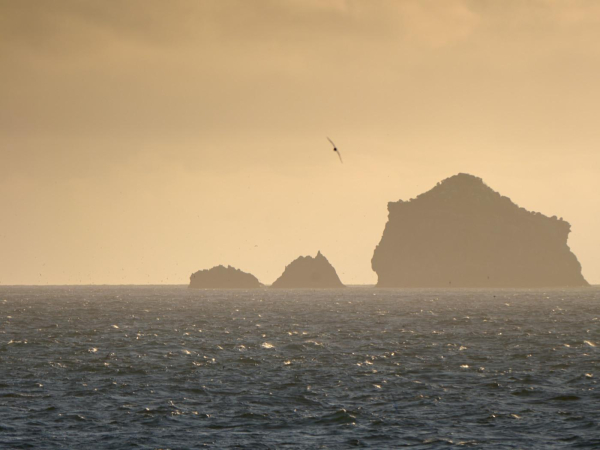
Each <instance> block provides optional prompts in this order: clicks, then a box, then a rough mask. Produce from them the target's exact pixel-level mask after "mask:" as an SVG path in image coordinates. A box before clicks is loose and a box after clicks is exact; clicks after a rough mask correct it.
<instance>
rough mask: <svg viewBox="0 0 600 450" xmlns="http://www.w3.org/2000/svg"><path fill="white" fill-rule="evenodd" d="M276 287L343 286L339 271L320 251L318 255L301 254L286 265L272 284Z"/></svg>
mask: <svg viewBox="0 0 600 450" xmlns="http://www.w3.org/2000/svg"><path fill="white" fill-rule="evenodd" d="M271 287H274V288H313V289H314V288H342V287H344V285H343V284H342V282H341V281H340V278H339V277H338V275H337V272H336V271H335V269H334V268H333V266H332V265H331V264H330V263H329V261H327V258H325V257H324V256H323V254H322V253H321V252H320V251H319V252H318V253H317V256H315V257H314V258H313V257H312V256H300V257H299V258H298V259H295V260H294V261H292V262H291V263H290V264H288V265H287V266H286V267H285V270H284V271H283V273H282V274H281V276H280V277H279V278H277V280H275V282H274V283H273V284H272V285H271Z"/></svg>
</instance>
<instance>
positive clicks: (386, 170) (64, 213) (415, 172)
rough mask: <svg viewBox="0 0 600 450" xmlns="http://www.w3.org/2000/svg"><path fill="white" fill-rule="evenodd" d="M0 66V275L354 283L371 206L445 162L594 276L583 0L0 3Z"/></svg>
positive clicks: (594, 15) (368, 279)
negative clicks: (246, 276) (559, 230)
mask: <svg viewBox="0 0 600 450" xmlns="http://www.w3.org/2000/svg"><path fill="white" fill-rule="evenodd" d="M0 64H1V66H0V211H1V216H0V284H46V283H50V284H70V283H111V284H113V283H136V284H138V283H182V284H184V283H187V282H188V281H189V275H190V273H191V272H193V271H196V270H198V269H202V268H209V267H212V266H214V265H217V264H231V265H233V266H236V267H239V268H241V269H242V270H245V271H249V272H252V273H254V274H255V275H256V276H257V277H258V278H259V279H260V280H261V281H262V282H264V283H271V282H272V281H274V280H275V278H277V277H278V276H279V275H280V274H281V272H282V271H283V269H284V266H285V265H286V264H288V263H289V262H290V261H291V260H292V259H294V258H296V257H297V256H299V255H307V254H311V255H313V256H314V254H316V252H317V250H321V251H322V252H323V253H324V254H325V256H326V257H328V259H329V260H330V261H331V262H332V263H333V265H334V266H335V267H336V269H337V271H338V274H339V275H340V278H341V279H342V281H343V282H344V283H346V284H353V283H374V282H375V281H376V275H375V274H374V272H372V270H371V263H370V261H371V257H372V255H373V250H374V248H375V245H376V244H377V243H378V242H379V239H380V237H381V233H382V231H383V227H384V225H385V223H386V220H387V210H386V206H387V202H388V201H396V200H398V199H400V198H402V199H409V198H411V197H414V196H416V195H417V194H419V193H421V192H423V191H426V190H428V189H430V188H431V187H432V186H434V185H435V184H436V183H437V182H438V181H440V180H442V179H444V178H446V177H448V176H451V175H454V174H456V173H458V172H467V173H471V174H474V175H477V176H480V177H482V178H483V179H484V181H485V182H486V183H487V184H488V185H490V186H491V187H492V188H493V189H495V190H497V191H499V192H501V193H502V194H504V195H507V196H509V197H510V198H511V199H512V200H513V201H515V202H516V203H517V204H519V205H520V206H523V207H525V208H527V209H530V210H535V211H540V212H542V213H544V214H546V215H550V216H552V215H557V216H559V217H560V216H562V217H564V218H565V219H566V220H568V221H569V222H570V223H571V225H572V233H571V235H570V238H569V245H570V247H571V248H572V249H573V251H574V252H575V254H576V255H577V257H578V258H579V261H580V262H581V263H582V265H583V271H584V275H585V276H586V278H587V279H588V281H590V282H591V283H600V203H599V202H598V192H600V177H599V176H598V174H599V173H600V152H599V151H598V147H599V146H600V81H599V80H600V2H598V1H595V0H589V1H582V0H570V1H563V0H545V1H541V0H539V1H538V0H530V1H527V0H502V1H498V0H473V1H468V0H462V1H461V0H456V1H455V0H437V1H435V0H422V1H417V0H414V1H413V0H405V1H402V0H398V1H377V0H362V1H358V0H331V1H327V0H254V1H247V0H238V1H232V0H212V1H210V0H205V1H202V0H198V1H193V0H188V1H182V0H169V1H162V0H160V1H159V0H121V1H107V0H96V1H85V0H71V1H69V0H52V1H42V0H0ZM326 136H330V137H331V138H332V139H333V140H334V141H335V142H336V143H337V145H338V147H339V149H340V151H341V154H342V156H343V158H344V164H343V165H342V164H340V162H339V160H338V159H337V157H336V156H335V154H334V153H333V152H332V151H331V148H330V146H329V143H328V142H327V140H326Z"/></svg>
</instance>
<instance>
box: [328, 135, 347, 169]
mask: <svg viewBox="0 0 600 450" xmlns="http://www.w3.org/2000/svg"><path fill="white" fill-rule="evenodd" d="M327 140H328V141H329V142H331V145H333V151H334V152H336V153H337V155H338V156H339V157H340V162H341V163H342V164H344V161H342V155H340V151H339V150H338V149H337V147H336V146H335V144H334V143H333V141H332V140H331V139H329V138H327Z"/></svg>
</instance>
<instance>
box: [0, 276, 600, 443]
mask: <svg viewBox="0 0 600 450" xmlns="http://www.w3.org/2000/svg"><path fill="white" fill-rule="evenodd" d="M599 300H600V289H598V288H597V287H591V288H585V289H569V290H561V289H552V290H511V289H504V290H479V289H456V290H448V289H447V290H427V289H404V290H388V289H375V288H346V289H340V290H320V291H312V290H275V289H259V290H252V291H243V290H238V291H227V290H224V291H205V290H191V289H186V288H184V287H68V288H64V287H50V288H47V287H2V288H0V364H1V367H2V369H1V370H0V431H1V432H0V447H3V448H42V447H43V448H49V449H53V448H54V449H62V448H84V447H86V446H87V447H93V448H101V449H104V448H106V449H111V448H125V447H127V448H173V449H176V448H205V447H207V448H215V449H219V448H227V447H235V446H238V447H245V448H347V447H352V446H357V447H367V448H378V449H379V448H398V447H409V448H423V449H425V448H427V449H429V448H454V447H458V448H498V449H504V448H505V449H509V448H544V449H549V448H557V449H558V448H574V447H577V448H590V449H591V448H598V446H600V426H599V421H600V412H599V411H598V408H597V404H598V400H599V394H598V386H597V377H598V376H600V375H599V372H598V369H599V368H600V358H599V357H600V354H599V353H598V352H599V350H598V347H597V346H596V345H598V344H600V328H599V325H598V324H599V321H600V313H599V310H598V307H597V304H598V301H599Z"/></svg>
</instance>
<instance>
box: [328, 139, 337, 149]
mask: <svg viewBox="0 0 600 450" xmlns="http://www.w3.org/2000/svg"><path fill="white" fill-rule="evenodd" d="M327 140H328V141H329V142H331V145H333V148H336V146H335V144H334V143H333V141H332V140H331V139H329V138H327Z"/></svg>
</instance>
